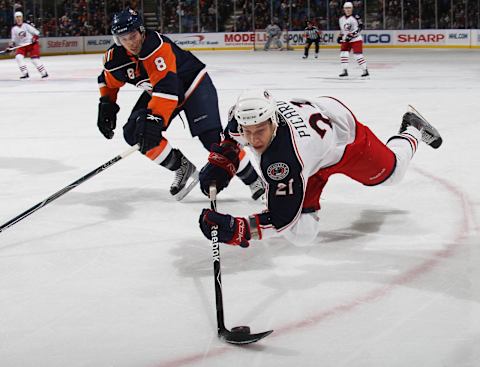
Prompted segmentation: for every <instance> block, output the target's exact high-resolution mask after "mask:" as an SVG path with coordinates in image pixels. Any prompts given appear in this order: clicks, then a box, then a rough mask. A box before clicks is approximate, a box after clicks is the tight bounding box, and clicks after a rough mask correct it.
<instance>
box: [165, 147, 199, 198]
mask: <svg viewBox="0 0 480 367" xmlns="http://www.w3.org/2000/svg"><path fill="white" fill-rule="evenodd" d="M189 181H190V182H189ZM187 182H189V183H188V185H187ZM197 183H198V171H197V169H196V167H195V166H194V165H193V163H192V162H190V161H189V160H188V159H187V158H185V157H184V156H182V158H181V164H180V168H179V169H177V170H176V171H175V178H174V179H173V183H172V186H170V194H172V195H173V196H174V197H175V199H176V200H179V201H180V200H182V199H183V198H184V197H185V196H187V195H188V193H189V192H190V191H192V189H193V188H194V187H195V185H196V184H197Z"/></svg>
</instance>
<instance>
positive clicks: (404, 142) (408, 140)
mask: <svg viewBox="0 0 480 367" xmlns="http://www.w3.org/2000/svg"><path fill="white" fill-rule="evenodd" d="M420 141H422V134H421V133H420V131H419V130H418V129H416V128H414V127H413V126H409V127H407V129H406V130H405V131H404V132H401V133H398V134H397V135H394V136H392V137H391V138H390V139H388V142H387V146H388V147H389V148H390V149H392V150H393V151H394V153H395V154H397V152H399V151H400V150H401V151H404V153H402V154H403V155H405V156H409V157H410V159H411V158H413V155H414V154H415V152H416V151H417V148H418V143H419V142H420ZM394 148H395V149H394Z"/></svg>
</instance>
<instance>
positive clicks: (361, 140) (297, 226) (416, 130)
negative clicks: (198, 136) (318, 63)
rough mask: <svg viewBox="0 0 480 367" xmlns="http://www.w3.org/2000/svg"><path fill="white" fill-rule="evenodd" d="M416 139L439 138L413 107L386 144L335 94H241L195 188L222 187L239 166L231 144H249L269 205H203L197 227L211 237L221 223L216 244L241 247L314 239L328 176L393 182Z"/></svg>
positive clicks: (432, 141)
mask: <svg viewBox="0 0 480 367" xmlns="http://www.w3.org/2000/svg"><path fill="white" fill-rule="evenodd" d="M420 140H423V141H424V142H426V143H427V144H429V145H431V146H432V147H433V148H438V147H439V146H440V144H441V143H442V139H441V137H440V135H439V134H438V132H437V131H436V130H435V128H433V127H432V126H431V125H430V124H429V123H428V122H426V121H425V120H424V119H423V118H422V117H421V116H420V115H419V114H418V113H416V112H407V113H406V114H404V116H403V119H402V123H401V126H400V130H399V132H398V134H395V135H393V136H392V137H391V138H390V139H389V140H388V142H387V144H384V143H382V142H381V141H380V140H379V139H378V138H377V137H376V136H375V135H374V134H373V133H372V131H371V130H370V129H369V128H368V127H367V126H365V125H363V124H362V123H360V122H359V121H358V120H357V118H356V117H355V115H354V114H353V113H352V112H351V111H350V110H349V109H348V108H347V107H346V106H345V105H344V104H343V103H342V102H340V101H338V100H337V99H335V98H332V97H318V98H311V99H291V100H282V101H280V100H278V101H275V100H274V99H273V98H272V97H271V96H270V94H269V93H268V92H267V91H265V90H254V91H247V92H244V93H243V94H242V95H240V97H239V98H238V101H237V103H236V105H235V106H234V107H233V110H232V111H231V113H230V121H229V123H228V126H227V128H226V130H225V141H224V142H223V143H222V146H223V147H224V148H225V154H224V155H223V161H222V160H220V159H219V158H218V157H215V159H210V158H209V163H208V164H207V165H206V166H205V167H204V168H203V169H202V173H203V174H202V173H201V175H200V185H201V187H202V191H203V192H204V193H206V192H207V190H208V188H209V185H210V184H211V183H212V182H215V183H216V186H217V190H218V191H220V190H221V189H223V188H224V187H226V186H227V185H228V180H226V181H225V180H224V179H223V178H224V177H231V176H233V174H234V170H232V167H234V166H236V165H237V164H238V158H235V156H234V155H233V154H232V151H233V147H234V146H235V142H237V143H239V144H241V145H244V144H245V145H248V146H250V147H251V148H252V150H253V153H254V155H255V156H256V157H257V159H258V161H259V166H260V169H261V173H262V175H263V178H264V180H265V181H266V193H267V210H266V211H264V212H262V213H255V214H252V215H251V216H249V217H248V218H241V217H232V216H231V215H228V214H227V215H225V214H220V213H217V212H214V211H212V210H210V209H204V210H203V211H202V214H201V215H200V218H199V223H200V228H201V230H202V232H203V233H204V235H205V236H206V237H207V238H210V236H211V235H210V233H211V226H213V225H218V239H219V241H220V242H223V243H227V244H231V245H240V246H242V247H247V246H249V240H250V239H262V238H268V237H272V236H277V235H283V236H285V237H286V238H287V239H288V240H289V241H291V242H293V243H295V244H305V243H311V242H312V241H314V240H315V238H316V236H317V234H318V233H319V230H320V228H321V226H320V222H319V218H318V216H317V212H318V210H320V194H321V193H322V190H323V188H324V186H325V185H326V183H327V181H328V178H329V177H330V176H331V175H333V174H336V173H342V174H344V175H346V176H348V177H350V178H352V179H353V180H355V181H358V182H360V183H362V184H364V185H367V186H375V185H380V184H382V185H389V184H396V183H398V182H400V181H401V180H402V178H403V176H404V175H405V172H406V170H407V168H408V165H409V163H410V160H411V159H412V157H413V155H414V154H415V151H416V150H417V147H418V143H419V141H420ZM238 149H239V147H237V151H238ZM220 162H221V163H220ZM222 170H223V171H225V170H231V171H230V172H229V174H228V175H225V174H223V175H222Z"/></svg>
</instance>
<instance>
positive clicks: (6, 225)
mask: <svg viewBox="0 0 480 367" xmlns="http://www.w3.org/2000/svg"><path fill="white" fill-rule="evenodd" d="M139 148H140V146H139V145H138V144H136V145H134V146H133V147H131V148H130V149H128V150H126V151H125V152H123V153H121V154H119V155H117V156H116V157H115V158H112V159H110V160H109V161H108V162H105V163H104V164H102V165H101V166H100V167H98V168H95V169H94V170H93V171H91V172H90V173H87V174H86V175H85V176H83V177H81V178H79V179H78V180H77V181H75V182H72V183H71V184H70V185H68V186H65V187H64V188H63V189H61V190H59V191H57V192H56V193H55V194H53V195H51V196H49V197H48V198H46V199H45V200H43V201H41V202H39V203H38V204H37V205H34V206H32V207H31V208H30V209H28V210H26V211H24V212H23V213H22V214H19V215H17V216H16V217H15V218H13V219H10V220H9V221H8V222H6V223H4V224H2V225H1V226H0V233H1V232H3V231H4V230H6V229H7V228H9V227H11V226H13V225H14V224H15V223H18V222H20V221H21V220H22V219H23V218H26V217H28V216H29V215H30V214H32V213H34V212H36V211H37V210H38V209H40V208H43V207H44V206H45V205H47V204H48V203H51V202H52V201H54V200H56V199H58V198H59V197H60V196H62V195H63V194H66V193H67V192H69V191H70V190H72V189H74V188H75V187H77V186H78V185H80V184H82V183H84V182H85V181H87V180H88V179H90V178H92V177H93V176H96V175H97V174H99V173H100V172H102V171H104V170H106V169H107V168H108V167H110V166H112V165H114V164H115V163H117V162H118V161H119V160H121V159H123V158H125V157H127V156H129V155H130V154H132V153H133V152H136V151H137V150H138V149H139Z"/></svg>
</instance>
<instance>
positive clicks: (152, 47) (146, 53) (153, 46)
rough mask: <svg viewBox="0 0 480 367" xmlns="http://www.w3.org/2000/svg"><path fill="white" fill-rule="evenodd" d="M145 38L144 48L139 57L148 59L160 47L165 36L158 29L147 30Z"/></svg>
mask: <svg viewBox="0 0 480 367" xmlns="http://www.w3.org/2000/svg"><path fill="white" fill-rule="evenodd" d="M145 32H146V33H145V40H144V41H143V46H142V50H141V51H140V55H138V58H139V59H140V60H145V59H148V58H149V57H150V56H151V55H152V54H153V53H155V51H157V50H158V49H160V48H161V47H162V45H163V43H164V41H163V36H162V35H161V34H160V33H158V32H156V31H150V30H146V31H145Z"/></svg>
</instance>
